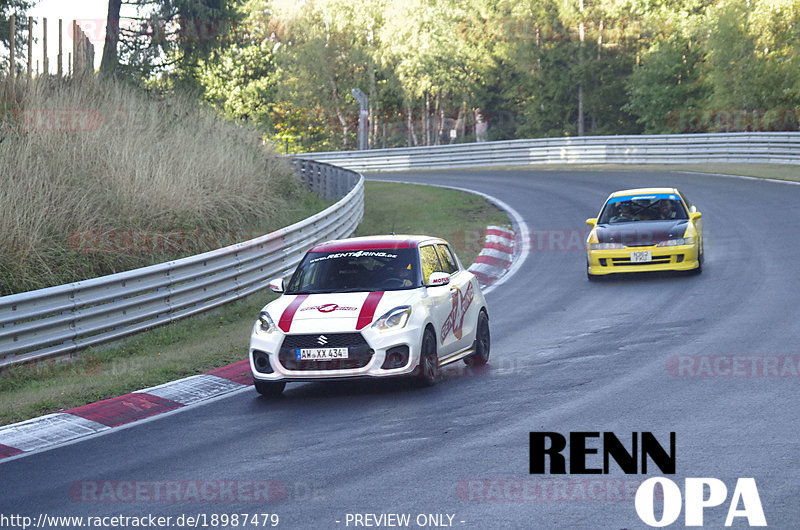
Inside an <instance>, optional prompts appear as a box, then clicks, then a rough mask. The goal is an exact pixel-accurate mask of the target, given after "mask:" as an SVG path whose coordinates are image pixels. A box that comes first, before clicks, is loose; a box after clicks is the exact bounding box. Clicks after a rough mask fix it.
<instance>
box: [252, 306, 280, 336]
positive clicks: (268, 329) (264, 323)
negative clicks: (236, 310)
mask: <svg viewBox="0 0 800 530" xmlns="http://www.w3.org/2000/svg"><path fill="white" fill-rule="evenodd" d="M276 329H278V328H276V327H275V322H273V321H272V317H270V316H269V313H267V312H266V311H262V312H261V314H260V315H258V326H257V327H256V330H257V331H258V332H259V333H273V332H274V331H275V330H276Z"/></svg>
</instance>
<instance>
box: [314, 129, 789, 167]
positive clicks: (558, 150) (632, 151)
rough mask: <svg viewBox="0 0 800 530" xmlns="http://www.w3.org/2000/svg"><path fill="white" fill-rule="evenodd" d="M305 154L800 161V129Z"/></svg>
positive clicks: (359, 160) (398, 159) (340, 160)
mask: <svg viewBox="0 0 800 530" xmlns="http://www.w3.org/2000/svg"><path fill="white" fill-rule="evenodd" d="M301 156H303V158H307V159H311V160H317V161H320V162H327V163H329V164H336V165H337V166H340V167H346V168H348V169H352V170H354V171H407V170H414V169H420V170H422V169H458V168H467V167H481V166H483V167H486V166H531V165H538V164H665V163H666V164H675V163H705V162H750V163H772V164H800V133H717V134H672V135H639V136H579V137H569V138H539V139H534V140H507V141H500V142H478V143H467V144H450V145H438V146H426V147H408V148H399V149H371V150H369V151H335V152H323V153H304V154H303V155H301Z"/></svg>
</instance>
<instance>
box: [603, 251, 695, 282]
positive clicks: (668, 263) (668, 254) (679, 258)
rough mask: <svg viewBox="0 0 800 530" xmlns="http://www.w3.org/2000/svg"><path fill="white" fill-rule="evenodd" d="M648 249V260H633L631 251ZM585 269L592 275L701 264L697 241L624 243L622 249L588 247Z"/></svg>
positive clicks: (663, 269) (672, 269)
mask: <svg viewBox="0 0 800 530" xmlns="http://www.w3.org/2000/svg"><path fill="white" fill-rule="evenodd" d="M648 251H649V252H650V255H651V260H650V261H645V262H632V261H631V257H632V253H634V252H648ZM587 261H588V271H587V272H588V273H589V274H591V275H593V276H601V275H605V274H615V273H623V272H644V271H688V270H694V269H697V268H698V267H700V261H699V252H698V248H697V244H693V245H676V246H674V247H658V246H655V245H653V246H649V247H626V248H621V249H609V250H591V249H587Z"/></svg>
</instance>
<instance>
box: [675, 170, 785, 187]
mask: <svg viewBox="0 0 800 530" xmlns="http://www.w3.org/2000/svg"><path fill="white" fill-rule="evenodd" d="M669 173H684V174H686V175H711V176H712V177H728V178H730V177H733V178H735V179H742V180H758V181H760V182H764V181H766V182H774V183H776V184H791V185H792V186H800V182H796V181H794V180H782V179H771V178H767V177H748V176H745V175H728V174H726V173H702V172H700V171H670V172H669Z"/></svg>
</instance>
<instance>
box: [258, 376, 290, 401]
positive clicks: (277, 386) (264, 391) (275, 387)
mask: <svg viewBox="0 0 800 530" xmlns="http://www.w3.org/2000/svg"><path fill="white" fill-rule="evenodd" d="M253 384H254V385H255V387H256V392H258V393H259V394H261V395H262V396H268V397H275V396H280V395H281V394H282V393H283V389H284V388H286V381H278V382H272V381H258V380H255V381H254V382H253Z"/></svg>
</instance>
